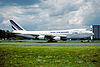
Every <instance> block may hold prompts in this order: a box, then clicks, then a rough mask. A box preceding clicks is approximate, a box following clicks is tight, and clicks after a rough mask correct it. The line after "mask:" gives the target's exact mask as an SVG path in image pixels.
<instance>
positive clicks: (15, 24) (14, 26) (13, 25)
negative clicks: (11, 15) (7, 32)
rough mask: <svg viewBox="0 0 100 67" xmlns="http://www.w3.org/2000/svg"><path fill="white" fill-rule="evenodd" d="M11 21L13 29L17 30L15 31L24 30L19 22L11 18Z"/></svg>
mask: <svg viewBox="0 0 100 67" xmlns="http://www.w3.org/2000/svg"><path fill="white" fill-rule="evenodd" d="M10 23H11V27H12V29H13V30H15V31H17V30H22V31H24V29H23V28H22V27H21V26H20V25H19V24H17V23H16V22H14V21H13V20H10Z"/></svg>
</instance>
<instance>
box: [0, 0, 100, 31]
mask: <svg viewBox="0 0 100 67" xmlns="http://www.w3.org/2000/svg"><path fill="white" fill-rule="evenodd" d="M10 19H12V20H14V21H15V22H17V23H19V24H20V25H21V26H22V27H23V28H25V29H26V30H66V29H73V28H89V26H90V25H98V24H99V25H100V0H0V29H4V30H11V26H10V23H9V20H10Z"/></svg>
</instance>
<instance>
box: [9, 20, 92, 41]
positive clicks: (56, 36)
mask: <svg viewBox="0 0 100 67" xmlns="http://www.w3.org/2000/svg"><path fill="white" fill-rule="evenodd" d="M10 23H11V27H12V29H13V31H12V33H14V34H16V35H18V36H22V37H26V38H33V39H39V40H48V42H53V41H59V40H67V39H73V38H87V37H91V36H93V32H92V31H90V30H87V29H70V30H52V31H26V30H25V29H23V28H22V27H21V26H20V25H19V24H18V23H16V22H14V21H13V20H10Z"/></svg>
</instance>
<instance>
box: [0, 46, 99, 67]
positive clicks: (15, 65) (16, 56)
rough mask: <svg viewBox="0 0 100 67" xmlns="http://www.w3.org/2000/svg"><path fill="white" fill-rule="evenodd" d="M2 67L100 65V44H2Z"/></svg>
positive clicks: (78, 66)
mask: <svg viewBox="0 0 100 67" xmlns="http://www.w3.org/2000/svg"><path fill="white" fill-rule="evenodd" d="M0 67H100V45H0Z"/></svg>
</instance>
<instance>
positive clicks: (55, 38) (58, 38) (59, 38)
mask: <svg viewBox="0 0 100 67" xmlns="http://www.w3.org/2000/svg"><path fill="white" fill-rule="evenodd" d="M53 39H54V40H57V41H58V40H61V37H54V38H53Z"/></svg>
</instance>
